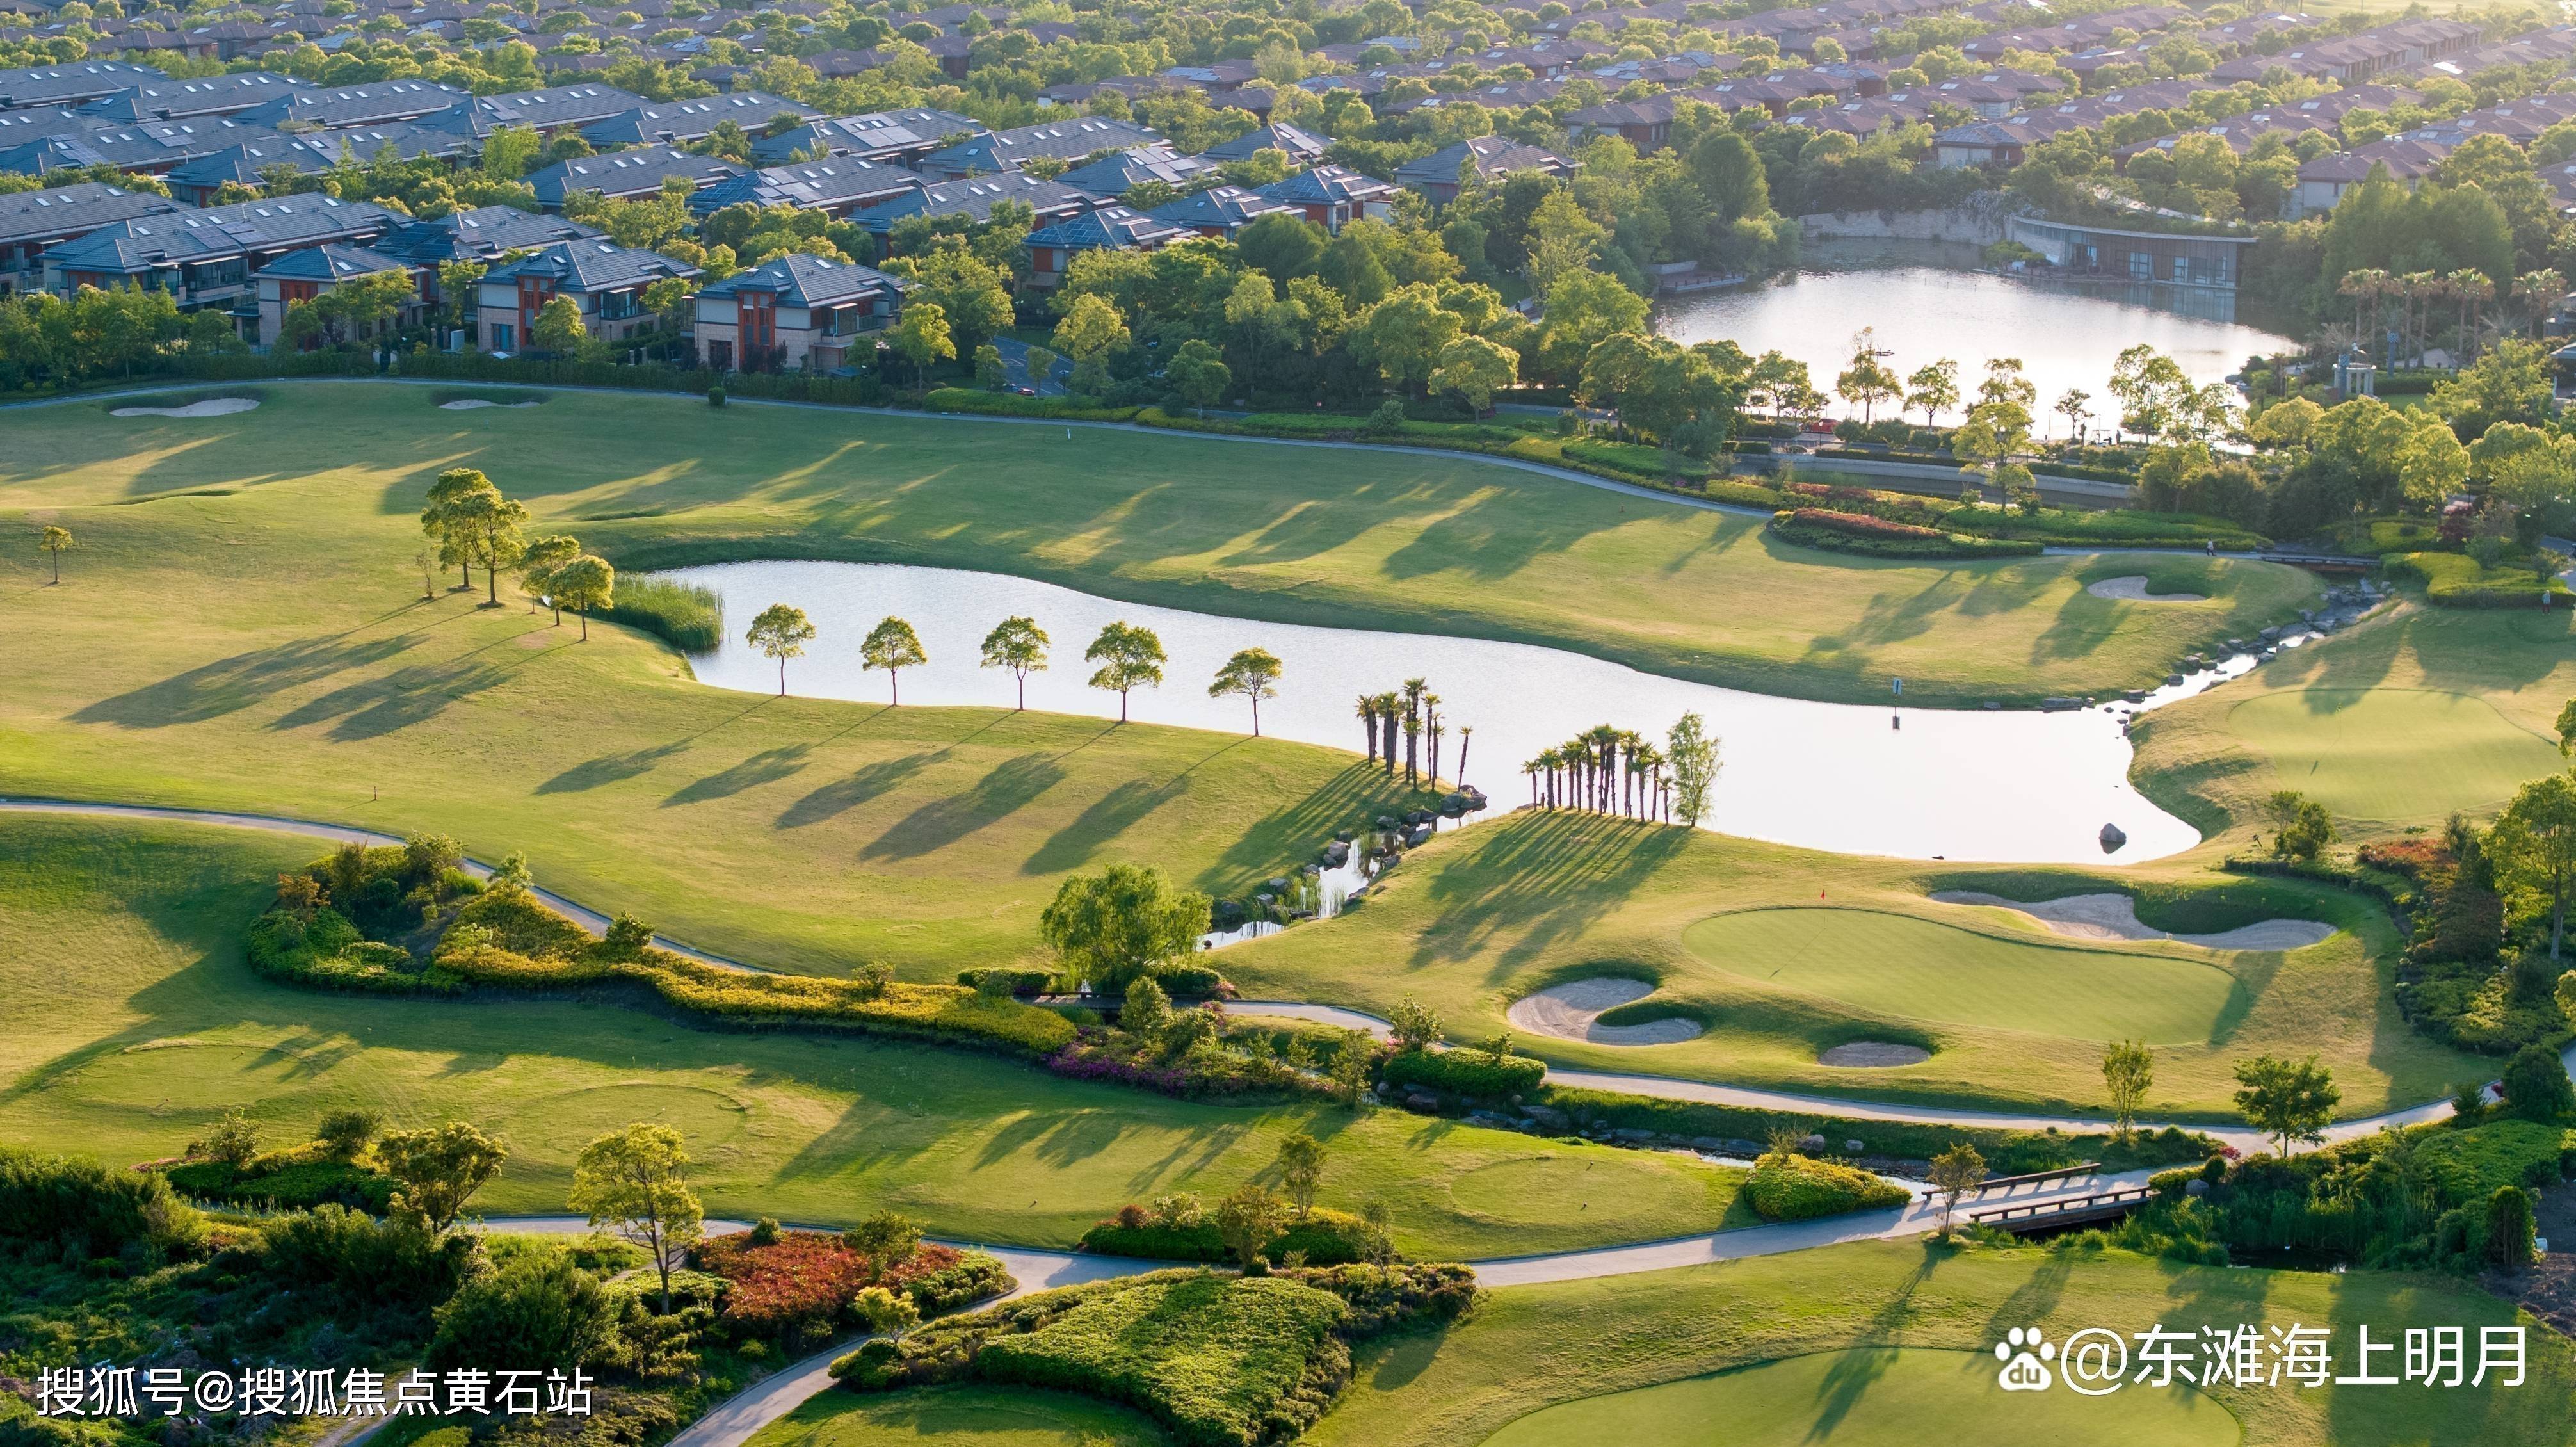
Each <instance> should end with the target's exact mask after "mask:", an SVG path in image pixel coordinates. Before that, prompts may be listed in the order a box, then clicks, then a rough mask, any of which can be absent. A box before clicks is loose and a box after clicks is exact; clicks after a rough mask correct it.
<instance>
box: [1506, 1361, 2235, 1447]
mask: <svg viewBox="0 0 2576 1447" xmlns="http://www.w3.org/2000/svg"><path fill="white" fill-rule="evenodd" d="M1997 1365H1998V1364H1997V1362H1996V1361H1995V1359H1994V1357H1993V1356H1991V1355H1988V1354H1985V1353H1979V1352H1955V1351H1934V1350H1927V1349H1924V1348H1919V1347H1916V1348H1898V1347H1854V1348H1851V1349H1850V1350H1847V1351H1828V1352H1816V1353H1813V1354H1812V1355H1808V1356H1802V1357H1790V1358H1788V1359H1787V1360H1785V1361H1774V1362H1764V1363H1762V1364H1761V1365H1759V1366H1752V1367H1746V1368H1744V1369H1743V1370H1741V1371H1733V1372H1720V1373H1718V1374H1717V1375H1715V1376H1708V1377H1692V1378H1690V1379H1689V1380H1687V1381H1679V1382H1666V1383H1664V1384H1663V1385H1662V1386H1659V1387H1642V1388H1639V1389H1638V1390H1636V1391H1631V1392H1614V1393H1612V1394H1611V1395H1609V1396H1606V1397H1591V1398H1587V1399H1585V1400H1583V1401H1579V1402H1564V1403H1560V1404H1558V1405H1557V1406H1553V1407H1550V1408H1548V1409H1546V1410H1545V1411H1541V1412H1533V1413H1531V1414H1530V1415H1528V1416H1526V1417H1523V1418H1521V1419H1520V1420H1519V1421H1517V1422H1514V1423H1512V1424H1511V1425H1510V1426H1508V1427H1505V1428H1504V1429H1503V1430H1501V1431H1500V1432H1497V1433H1495V1434H1494V1435H1493V1436H1491V1437H1488V1438H1486V1439H1485V1447H1559V1444H1565V1443H1573V1442H1616V1443H1619V1444H1621V1447H1717V1444H1723V1447H1915V1444H1917V1443H1920V1442H1923V1441H1925V1440H1927V1439H1930V1438H1934V1437H1938V1436H1942V1435H1946V1434H1945V1433H1943V1432H1942V1431H1941V1430H1940V1429H1938V1428H1937V1427H1936V1426H1935V1425H1934V1424H1937V1423H1956V1424H1960V1430H1962V1431H1963V1432H1974V1433H1978V1434H1984V1435H1986V1436H1987V1437H1988V1440H1991V1441H1995V1442H2016V1443H2019V1442H2031V1443H2039V1442H2044V1443H2047V1444H2049V1447H2231V1444H2233V1443H2235V1442H2237V1441H2239V1440H2240V1439H2241V1437H2242V1435H2243V1434H2242V1433H2241V1432H2240V1431H2239V1430H2238V1428H2237V1425H2236V1419H2235V1418H2234V1417H2231V1416H2229V1415H2228V1414H2227V1409H2226V1408H2224V1407H2221V1406H2219V1405H2218V1404H2217V1403H2215V1402H2213V1401H2211V1400H2209V1399H2208V1398H2207V1397H2204V1396H2202V1395H2200V1394H2199V1393H2198V1392H2196V1391H2193V1390H2192V1389H2190V1388H2188V1387H2183V1386H2172V1387H2167V1388H2163V1389H2155V1388H2149V1387H2123V1388H2121V1389H2120V1390H2119V1392H2118V1393H2117V1394H2116V1395H2115V1396H2112V1397H2108V1398H2101V1399H2095V1398H2091V1397H2084V1396H2079V1395H2077V1394H2076V1393H2074V1392H2071V1391H2067V1390H2065V1389H2064V1388H2063V1387H2060V1388H2056V1389H2053V1390H2050V1391H2046V1392H2009V1393H2008V1392H2006V1391H2004V1390H2003V1389H2002V1388H2001V1387H1999V1386H1997V1385H1996V1384H1995V1373H1996V1370H1997ZM1969 1424H1973V1426H1971V1425H1969Z"/></svg>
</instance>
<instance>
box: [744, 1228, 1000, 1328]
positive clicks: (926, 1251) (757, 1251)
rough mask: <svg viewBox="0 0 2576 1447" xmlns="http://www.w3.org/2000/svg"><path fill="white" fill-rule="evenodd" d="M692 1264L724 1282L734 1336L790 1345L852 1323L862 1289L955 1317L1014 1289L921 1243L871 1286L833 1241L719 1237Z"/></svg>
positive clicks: (979, 1256) (813, 1235)
mask: <svg viewBox="0 0 2576 1447" xmlns="http://www.w3.org/2000/svg"><path fill="white" fill-rule="evenodd" d="M697 1259H698V1264H699V1265H700V1266H701V1267H703V1268H704V1269H705V1270H706V1271H707V1272H708V1273H710V1274H711V1275H713V1276H716V1277H718V1278H721V1279H722V1280H723V1281H724V1282H726V1283H727V1289H726V1291H725V1293H724V1311H723V1320H724V1322H725V1324H726V1325H728V1326H730V1327H732V1328H733V1329H734V1330H735V1331H736V1332H738V1333H740V1334H743V1335H746V1336H755V1337H777V1338H783V1339H785V1340H787V1341H789V1342H791V1343H795V1342H803V1341H807V1340H811V1339H813V1338H816V1337H820V1336H825V1335H829V1334H830V1333H831V1331H832V1330H833V1329H835V1328H836V1327H839V1326H842V1325H848V1324H851V1322H852V1318H851V1316H850V1303H851V1301H852V1300H853V1299H855V1298H856V1297H857V1296H858V1294H859V1292H860V1290H861V1289H862V1288H864V1287H867V1286H869V1285H871V1284H875V1285H882V1286H885V1287H888V1288H890V1289H892V1290H895V1291H899V1292H902V1293H904V1294H905V1295H907V1296H909V1297H911V1298H912V1302H913V1305H914V1306H915V1307H917V1308H919V1310H920V1312H921V1314H922V1315H924V1316H931V1315H935V1314H937V1313H939V1312H943V1311H953V1310H955V1309H956V1308H958V1307H960V1306H964V1305H966V1304H968V1303H970V1302H975V1301H981V1300H983V1299H984V1298H985V1297H988V1296H998V1295H1000V1294H1002V1293H1004V1292H1007V1291H1010V1290H1012V1289H1013V1287H1014V1286H1015V1285H1016V1284H1017V1283H1015V1282H1013V1281H1012V1280H1011V1274H1010V1272H1009V1271H1008V1270H1007V1269H1006V1268H1005V1267H1004V1266H1003V1265H1002V1263H1001V1260H1000V1259H999V1258H997V1257H994V1256H991V1255H988V1254H986V1253H984V1252H981V1251H960V1250H958V1249H957V1248H955V1247H953V1246H942V1245H939V1244H937V1243H935V1242H925V1243H923V1244H922V1245H920V1246H919V1247H917V1248H916V1249H915V1250H914V1251H913V1252H912V1254H911V1255H910V1256H909V1257H907V1258H906V1259H904V1260H902V1261H900V1262H897V1263H896V1264H895V1265H893V1266H892V1267H890V1268H888V1269H887V1271H886V1272H885V1274H884V1276H883V1277H882V1278H881V1279H880V1280H878V1281H876V1282H873V1283H872V1282H871V1281H870V1279H869V1276H868V1263H867V1261H866V1260H865V1259H864V1258H863V1257H861V1256H860V1255H859V1253H857V1252H855V1251H852V1250H851V1249H849V1248H848V1247H847V1246H844V1245H843V1244H841V1238H840V1237H838V1236H832V1235H825V1234H821V1233H818V1232H812V1231H782V1232H780V1233H779V1234H778V1236H777V1238H776V1239H775V1240H773V1241H770V1242H766V1243H763V1242H756V1241H753V1240H752V1239H750V1237H749V1236H748V1235H747V1234H746V1235H743V1236H728V1237H719V1238H717V1239H715V1240H712V1241H707V1242H704V1243H702V1244H701V1245H700V1246H699V1247H698V1249H697Z"/></svg>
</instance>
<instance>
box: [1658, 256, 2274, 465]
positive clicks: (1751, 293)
mask: <svg viewBox="0 0 2576 1447" xmlns="http://www.w3.org/2000/svg"><path fill="white" fill-rule="evenodd" d="M1976 256H1977V252H1976V248H1974V247H1955V246H1943V245H1937V244H1927V243H1901V242H1833V241H1827V242H1817V243H1814V244H1812V245H1811V246H1810V247H1809V248H1808V254H1807V267H1806V269H1805V270H1803V271H1802V272H1800V273H1798V274H1796V275H1794V276H1792V277H1790V278H1787V279H1785V280H1782V281H1778V282H1774V283H1772V284H1770V285H1767V286H1756V287H1739V288H1736V289H1734V290H1730V291H1712V292H1702V293H1698V294H1695V295H1691V296H1687V297H1684V298H1682V299H1681V300H1679V301H1676V302H1674V303H1673V304H1672V305H1670V306H1669V307H1667V308H1665V309H1664V310H1663V312H1662V313H1661V315H1660V316H1659V317H1658V320H1657V325H1658V327H1659V328H1660V329H1661V330H1662V332H1663V333H1664V335H1666V336H1668V337H1671V338H1673V339H1674V340H1675V341H1679V342H1683V343H1686V344H1687V343H1691V342H1704V341H1713V340H1716V339H1719V338H1725V339H1728V340H1731V341H1733V342H1734V343H1735V344H1736V345H1737V346H1739V347H1742V348H1743V349H1744V350H1746V351H1747V352H1751V353H1753V354H1754V355H1756V356H1759V355H1761V354H1762V353H1764V352H1766V351H1778V352H1780V353H1781V354H1782V355H1784V356H1788V357H1793V358H1796V359H1797V360H1799V361H1802V362H1805V363H1806V364H1807V370H1808V372H1809V373H1810V374H1811V375H1812V377H1813V379H1814V382H1815V385H1816V389H1817V390H1818V391H1820V392H1823V393H1826V394H1827V395H1828V396H1830V395H1831V394H1832V392H1833V390H1834V378H1835V376H1836V375H1837V374H1839V373H1840V372H1841V371H1842V370H1843V368H1844V367H1845V366H1846V365H1848V364H1849V363H1850V361H1851V354H1852V346H1851V340H1852V334H1853V333H1855V332H1857V331H1859V330H1860V329H1861V328H1863V327H1875V328H1876V329H1877V342H1878V345H1879V346H1880V347H1881V348H1883V349H1885V350H1887V351H1890V352H1893V353H1894V354H1895V355H1893V356H1891V357H1888V358H1886V359H1885V361H1886V363H1887V365H1888V366H1890V367H1893V368H1894V369H1895V370H1896V372H1897V374H1898V375H1899V376H1905V375H1908V374H1910V373H1912V372H1913V370H1914V369H1915V368H1917V367H1920V366H1923V365H1925V364H1927V363H1930V362H1936V361H1939V360H1940V359H1941V358H1943V357H1949V358H1952V359H1954V360H1956V361H1957V362H1958V363H1959V383H1960V387H1959V390H1960V391H1961V392H1962V393H1963V394H1965V395H1966V396H1967V397H1968V398H1969V399H1971V400H1973V399H1974V397H1975V396H1976V386H1977V382H1978V380H1979V379H1980V378H1982V377H1983V376H1984V375H1985V367H1986V363H1987V362H1988V361H1989V360H1991V359H1992V358H1995V357H2019V358H2021V360H2022V370H2023V373H2024V375H2026V376H2028V377H2029V378H2030V380H2031V382H2032V383H2033V384H2034V385H2036V386H2037V387H2038V388H2039V409H2038V413H2039V415H2038V423H2039V427H2040V430H2042V431H2044V432H2048V433H2051V434H2053V435H2059V436H2062V435H2064V433H2065V430H2066V423H2065V419H2063V418H2061V417H2059V416H2057V415H2056V414H2054V413H2052V412H2049V411H2048V410H2047V409H2048V408H2050V407H2052V406H2054V405H2056V402H2057V399H2058V397H2059V395H2060V394H2062V393H2063V392H2065V391H2066V389H2067V388H2069V387H2076V388H2081V389H2082V390H2084V391H2086V392H2089V393H2091V394H2092V395H2093V399H2094V400H2093V413H2094V422H2093V425H2094V427H2095V428H2096V429H2102V428H2107V427H2109V426H2110V425H2111V424H2112V423H2113V422H2114V421H2115V420H2116V409H2115V407H2114V405H2113V404H2112V403H2111V402H2110V400H2109V398H2110V390H2109V385H2108V384H2109V382H2110V379H2111V363H2112V361H2113V359H2115V358H2117V357H2118V356H2119V355H2120V351H2121V349H2122V348H2124V347H2128V346H2132V345H2135V344H2136V343H2139V342H2145V343H2147V344H2148V345H2149V346H2152V347H2154V348H2155V349H2156V350H2158V351H2160V352H2163V353H2165V354H2166V355H2168V356H2170V357H2172V358H2173V359H2174V360H2175V361H2176V362H2179V363H2180V364H2181V365H2182V368H2183V370H2184V371H2186V372H2188V373H2190V374H2191V378H2192V380H2193V381H2195V382H2215V381H2218V380H2219V379H2221V378H2223V377H2225V376H2227V375H2228V374H2229V373H2231V372H2234V371H2236V370H2237V369H2238V368H2240V367H2242V366H2243V365H2244V364H2245V359H2246V358H2247V357H2249V356H2257V355H2264V354H2268V353H2272V352H2280V351H2295V350H2297V343H2295V342H2293V341H2291V340H2290V339H2289V338H2288V337H2285V336H2281V335H2279V334H2277V333H2274V332H2268V331H2264V330H2262V329H2261V328H2259V327H2252V326H2246V325H2243V324H2241V323H2239V322H2237V321H2235V320H2234V312H2233V305H2234V302H2235V299H2236V298H2235V294H2234V293H2232V292H2217V291H2212V290H2209V289H2206V288H2193V287H2171V286H2149V287H2137V288H2130V287H2077V286H2073V285H2050V284H2046V283H2038V282H2028V281H2016V280H2012V279H2009V278H2006V277H2001V276H1990V275H1986V274H1984V273H1981V272H1976V271H1969V270H1965V269H1963V268H1964V267H1965V266H1966V265H1972V264H1974V262H1975V260H1976ZM1834 411H1835V413H1836V415H1840V413H1841V411H1842V403H1841V401H1840V400H1839V399H1836V401H1835V403H1834ZM1912 415H1913V419H1914V420H1915V421H1917V422H1920V421H1922V420H1923V418H1922V414H1921V413H1920V412H1917V413H1914V414H1912ZM1942 420H1943V421H1944V422H1945V423H1954V422H1956V421H1958V414H1957V412H1955V411H1953V412H1952V413H1950V414H1949V415H1948V416H1946V417H1945V418H1943V419H1942Z"/></svg>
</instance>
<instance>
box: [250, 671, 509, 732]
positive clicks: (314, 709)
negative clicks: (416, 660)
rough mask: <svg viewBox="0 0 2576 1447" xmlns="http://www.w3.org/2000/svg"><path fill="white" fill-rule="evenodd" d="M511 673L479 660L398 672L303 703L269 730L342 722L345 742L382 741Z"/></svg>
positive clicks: (334, 727)
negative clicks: (377, 739) (388, 735)
mask: <svg viewBox="0 0 2576 1447" xmlns="http://www.w3.org/2000/svg"><path fill="white" fill-rule="evenodd" d="M509 672H510V671H509V669H507V668H505V667H502V666H500V665H498V664H493V663H487V662H485V661H483V660H481V659H478V658H457V659H450V660H448V661H447V662H445V663H424V664H416V665H414V666H412V667H409V668H398V669H395V670H394V671H393V672H391V673H388V674H385V675H383V676H382V677H379V678H370V679H366V680H363V681H361V682H358V683H352V684H349V685H347V686H345V687H342V688H335V689H333V690H331V691H330V692H329V693H326V694H323V695H322V696H321V697H319V698H315V699H311V700H309V701H307V702H305V703H302V704H299V705H297V706H296V707H294V708H293V709H290V710H288V711H287V712H286V713H285V714H284V715H283V716H282V717H280V718H279V719H278V720H277V721H276V722H275V723H272V724H270V725H269V727H270V728H272V729H277V730H280V731H283V730H286V729H297V728H303V727H305V726H307V725H310V724H319V723H324V722H329V721H332V720H337V722H334V723H332V727H331V737H332V738H334V739H337V740H340V741H341V742H344V743H346V742H349V741H352V740H357V739H373V738H382V737H384V736H385V735H386V734H390V733H397V732H399V731H401V730H403V729H407V728H409V727H411V726H412V725H413V724H416V723H426V722H427V721H429V720H430V719H433V718H436V717H437V716H438V715H439V714H440V713H442V712H444V711H445V710H446V708H447V706H448V705H449V704H451V703H454V702H456V701H457V700H458V699H461V698H464V697H465V696H467V695H468V694H475V693H481V692H482V691H483V690H485V689H487V688H493V687H496V686H498V685H499V684H500V683H501V682H502V680H504V679H506V678H507V677H509Z"/></svg>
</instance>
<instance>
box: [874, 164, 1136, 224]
mask: <svg viewBox="0 0 2576 1447" xmlns="http://www.w3.org/2000/svg"><path fill="white" fill-rule="evenodd" d="M1005 201H1016V202H1018V203H1020V204H1021V205H1023V206H1026V207H1028V208H1029V209H1030V210H1031V211H1033V212H1035V213H1037V222H1036V224H1037V225H1039V226H1047V225H1051V224H1053V223H1055V222H1058V221H1061V220H1063V219H1065V218H1066V217H1068V216H1078V215H1080V214H1082V213H1083V212H1085V211H1088V210H1090V209H1091V208H1092V207H1093V206H1094V205H1095V204H1097V203H1095V202H1094V201H1093V199H1092V198H1091V197H1089V196H1086V195H1084V194H1083V193H1082V192H1080V191H1077V190H1075V189H1073V188H1072V187H1071V186H1066V185H1062V184H1059V183H1057V182H1054V181H1041V180H1039V179H1038V178H1037V177H1035V176H1023V175H1021V174H1020V173H1019V172H1017V171H1012V172H1009V173H1007V174H1004V175H999V176H974V177H970V178H968V179H966V180H963V181H936V182H932V183H929V184H927V185H923V186H918V187H915V188H914V189H912V190H910V191H907V192H905V193H904V194H902V195H900V196H897V197H895V198H893V199H892V200H889V201H880V202H878V203H877V204H876V205H874V206H870V207H867V208H866V209H864V210H860V211H854V212H852V213H851V214H850V216H849V218H848V219H849V220H850V221H851V222H853V223H854V224H856V225H858V226H861V227H863V228H865V229H867V230H869V231H872V232H874V233H876V234H877V235H879V236H883V235H885V234H887V233H888V232H890V231H892V230H894V224H895V223H896V222H898V221H901V220H903V219H904V218H905V217H907V216H930V217H947V216H955V217H962V218H964V219H965V220H968V221H983V220H985V219H986V218H988V217H990V216H991V215H992V214H993V208H994V207H995V206H998V205H1000V204H1001V203H1003V202H1005Z"/></svg>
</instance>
